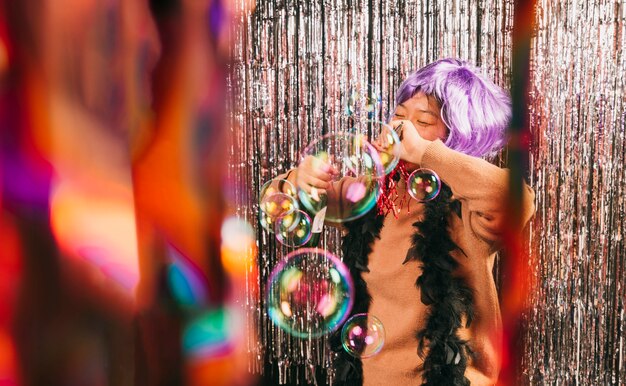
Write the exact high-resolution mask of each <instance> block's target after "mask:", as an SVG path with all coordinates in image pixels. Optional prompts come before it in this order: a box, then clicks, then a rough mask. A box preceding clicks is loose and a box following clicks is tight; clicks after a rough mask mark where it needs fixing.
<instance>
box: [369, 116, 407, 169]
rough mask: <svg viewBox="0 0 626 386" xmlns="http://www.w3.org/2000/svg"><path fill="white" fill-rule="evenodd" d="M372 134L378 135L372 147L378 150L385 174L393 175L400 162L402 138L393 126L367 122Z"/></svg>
mask: <svg viewBox="0 0 626 386" xmlns="http://www.w3.org/2000/svg"><path fill="white" fill-rule="evenodd" d="M366 124H367V125H368V126H370V129H371V132H372V133H377V134H376V136H375V139H374V141H372V145H373V146H374V147H375V148H376V150H378V156H379V157H380V162H381V164H382V165H383V169H384V170H385V174H389V173H391V171H392V170H393V169H394V168H395V167H396V165H397V164H398V162H399V161H400V150H401V145H400V138H399V137H398V133H396V131H395V130H394V129H393V127H392V126H390V125H388V124H386V123H383V122H379V121H367V122H366Z"/></svg>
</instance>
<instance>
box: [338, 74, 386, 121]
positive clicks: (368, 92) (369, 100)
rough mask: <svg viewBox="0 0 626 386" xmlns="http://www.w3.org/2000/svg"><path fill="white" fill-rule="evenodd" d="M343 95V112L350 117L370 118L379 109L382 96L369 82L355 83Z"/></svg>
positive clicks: (374, 115)
mask: <svg viewBox="0 0 626 386" xmlns="http://www.w3.org/2000/svg"><path fill="white" fill-rule="evenodd" d="M344 95H345V98H346V99H345V104H344V106H345V114H346V116H348V117H350V118H354V119H359V120H361V119H372V118H374V117H376V115H377V114H378V112H379V111H380V109H381V106H382V97H381V95H380V92H378V90H377V89H376V88H375V87H374V86H372V85H371V84H365V83H358V84H355V85H353V86H352V87H350V88H349V89H348V91H347V92H346V93H345V94H344Z"/></svg>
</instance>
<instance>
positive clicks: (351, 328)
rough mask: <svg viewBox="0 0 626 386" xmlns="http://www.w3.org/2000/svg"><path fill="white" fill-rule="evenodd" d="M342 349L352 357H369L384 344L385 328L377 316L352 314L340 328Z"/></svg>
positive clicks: (377, 351) (376, 352)
mask: <svg viewBox="0 0 626 386" xmlns="http://www.w3.org/2000/svg"><path fill="white" fill-rule="evenodd" d="M341 343H342V345H343V348H344V350H346V352H347V353H348V354H350V355H352V356H353V357H357V358H369V357H371V356H374V355H376V354H378V353H379V352H380V350H381V349H382V348H383V345H384V344H385V328H384V327H383V323H382V322H381V321H380V319H378V318H377V317H375V316H373V315H369V314H356V315H354V316H352V317H351V318H350V319H348V321H347V322H346V324H344V325H343V328H342V329H341Z"/></svg>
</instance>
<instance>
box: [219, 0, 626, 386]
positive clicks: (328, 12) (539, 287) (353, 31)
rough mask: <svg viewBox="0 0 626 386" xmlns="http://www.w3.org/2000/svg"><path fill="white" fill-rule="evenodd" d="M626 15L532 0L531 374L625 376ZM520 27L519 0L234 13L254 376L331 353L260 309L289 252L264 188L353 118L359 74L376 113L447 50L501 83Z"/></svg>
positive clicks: (384, 112)
mask: <svg viewBox="0 0 626 386" xmlns="http://www.w3.org/2000/svg"><path fill="white" fill-rule="evenodd" d="M242 1H243V0H242ZM625 12H626V5H625V3H624V2H623V1H622V2H616V1H611V2H609V1H604V2H598V1H596V2H575V1H562V2H555V1H551V0H542V1H539V0H538V2H537V19H536V20H537V26H536V35H535V36H534V38H533V41H532V47H533V48H532V55H533V56H532V61H531V74H532V78H531V79H530V82H531V87H530V89H531V101H532V102H531V106H530V117H531V131H532V133H533V142H532V154H531V161H532V162H531V175H530V180H531V185H532V186H533V187H534V189H535V191H536V192H537V202H536V204H537V216H536V218H535V219H534V220H533V222H532V224H531V239H530V244H529V249H530V251H531V257H532V259H531V261H532V262H533V263H532V264H533V268H534V272H535V276H536V277H535V278H534V279H535V280H534V282H533V283H534V284H533V286H532V292H531V294H530V295H529V299H528V311H527V312H526V313H525V314H524V315H523V316H524V326H525V329H524V334H523V336H522V338H523V342H521V343H522V344H523V347H524V350H523V352H522V356H523V358H522V368H521V371H520V374H521V379H520V383H523V384H543V383H545V384H581V385H587V384H611V383H613V384H620V383H621V384H623V383H624V382H626V373H625V372H626V369H624V367H625V366H624V361H625V359H624V354H625V348H624V342H623V338H624V328H625V327H626V319H625V315H624V304H623V303H624V298H625V294H626V292H625V291H626V278H625V273H626V272H625V267H624V265H625V263H626V257H625V251H624V244H623V241H622V238H621V235H622V232H623V231H624V212H625V209H626V207H625V205H624V204H625V202H624V201H625V198H624V188H625V186H624V182H625V181H624V178H625V176H624V163H625V158H626V153H625V147H624V145H625V143H624V128H625V127H624V120H625V109H624V107H625V106H624V103H625V102H624V83H623V76H624V75H623V74H625V73H626V62H625V59H624V57H623V55H624V45H625V44H626V40H625V39H624V38H625V36H624V34H625V32H624V24H625ZM242 15H243V14H242ZM512 27H513V1H512V0H497V1H488V0H467V1H449V0H424V1H417V0H415V1H393V0H391V1H382V0H319V1H310V2H309V1H268V0H260V1H257V7H256V10H255V12H254V13H252V14H249V15H245V16H240V17H239V19H238V20H237V23H236V24H235V25H234V26H233V28H232V44H233V45H232V58H233V63H232V73H231V76H230V79H229V88H230V93H231V98H230V100H229V108H230V110H229V111H230V116H231V120H232V136H231V137H232V143H231V149H230V160H229V162H230V164H229V174H230V178H231V180H232V181H233V182H234V183H233V184H232V186H233V189H232V190H231V192H230V198H231V202H232V203H233V204H234V210H235V211H236V213H237V214H238V215H239V216H240V217H242V218H244V219H247V220H248V221H249V222H250V223H251V224H253V225H254V226H255V228H256V229H257V232H258V233H257V235H258V246H259V261H258V268H259V277H258V278H255V280H257V283H258V285H259V289H260V291H259V293H257V292H255V291H249V296H248V299H247V303H246V305H245V306H246V308H247V311H248V314H249V316H250V320H251V323H250V326H249V327H250V329H251V330H255V331H256V333H257V334H258V339H253V338H252V339H251V340H250V341H249V343H248V346H249V351H250V353H251V354H252V355H251V357H252V358H251V363H250V371H251V372H253V373H261V372H263V371H267V367H266V368H264V364H273V365H274V367H275V368H276V369H277V370H276V371H277V372H278V373H279V374H278V378H279V379H280V381H281V382H282V383H287V382H293V379H297V378H301V377H302V376H305V377H306V378H307V379H308V380H309V381H313V378H314V374H315V372H316V371H318V370H319V369H321V368H328V367H329V363H330V353H329V351H328V350H327V347H326V345H327V343H326V342H325V341H324V340H323V339H321V340H306V339H305V340H301V339H296V338H292V337H291V336H290V335H288V334H286V333H284V332H283V331H282V330H280V329H278V328H277V327H275V326H274V325H273V324H272V323H271V322H270V321H269V319H268V318H267V315H266V313H265V311H264V300H263V297H264V291H265V289H264V286H265V281H266V280H267V278H268V276H269V273H270V272H271V269H272V267H273V266H274V265H275V263H276V261H277V259H280V258H281V257H282V256H283V255H284V254H285V253H287V252H288V251H289V250H287V249H286V248H284V247H281V246H279V245H277V244H276V243H275V242H274V240H273V239H272V237H271V236H272V235H268V234H266V233H264V232H263V231H262V229H260V227H259V226H258V221H257V211H258V205H257V203H256V200H257V192H258V190H259V188H260V187H261V185H262V184H263V183H264V182H266V181H267V180H269V179H271V178H272V177H274V176H276V175H278V174H280V173H282V172H285V171H287V170H288V169H289V168H291V167H294V166H295V165H296V164H297V162H298V158H299V155H300V151H301V150H302V149H303V148H304V147H305V146H306V145H307V144H308V143H309V142H310V141H311V140H313V139H315V138H318V137H319V136H321V135H323V134H326V133H332V132H338V131H341V130H346V129H348V128H349V123H348V120H347V119H346V117H345V107H346V102H347V101H346V95H347V94H348V91H349V90H350V89H351V87H354V86H355V85H357V84H360V85H369V87H371V88H372V89H373V90H375V92H376V93H379V94H380V95H381V96H382V104H381V105H382V108H381V109H380V111H379V112H378V118H379V119H381V120H385V119H386V118H387V116H388V114H389V113H390V110H391V109H392V108H393V100H394V97H395V90H396V88H397V87H398V85H399V84H400V82H401V81H402V80H403V79H404V77H405V76H406V75H408V74H409V73H410V72H411V71H413V70H415V69H417V68H419V67H421V66H423V65H425V64H427V63H429V62H431V61H433V60H435V59H438V58H442V57H457V58H461V59H464V60H467V61H470V62H472V63H474V64H476V65H478V66H480V67H481V68H482V69H483V71H484V72H485V73H486V74H487V75H488V76H490V77H491V78H492V79H494V81H495V82H496V83H498V84H500V85H502V86H504V87H508V83H509V77H510V74H511V48H512V41H511V36H512V34H511V32H512ZM325 232H326V233H325V234H324V237H323V239H322V244H321V247H324V248H328V249H329V250H330V251H333V252H337V250H338V248H337V241H338V237H339V235H338V234H337V231H335V230H330V231H325ZM326 376H327V378H332V373H331V374H326ZM325 381H326V380H322V379H319V377H318V379H317V382H318V383H320V384H321V383H324V382H325Z"/></svg>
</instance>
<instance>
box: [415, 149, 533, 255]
mask: <svg viewBox="0 0 626 386" xmlns="http://www.w3.org/2000/svg"><path fill="white" fill-rule="evenodd" d="M421 165H422V167H425V168H429V169H432V170H434V171H435V172H436V173H437V174H438V175H439V178H440V179H441V180H442V181H443V182H444V183H446V184H447V185H448V186H450V188H451V190H452V193H453V195H454V198H456V199H458V200H459V201H460V202H461V205H462V208H463V215H464V216H465V215H468V217H469V218H468V219H464V221H468V222H469V225H470V228H471V230H472V232H473V233H474V234H475V235H476V236H477V237H479V238H480V239H482V240H484V241H486V242H489V243H493V242H497V241H500V240H501V237H502V233H503V231H504V228H505V226H506V223H505V221H506V220H507V214H508V213H507V203H508V194H509V170H508V169H501V168H499V167H497V166H495V165H493V164H491V163H489V162H487V161H485V160H483V159H481V158H477V157H472V156H469V155H466V154H463V153H459V152H457V151H455V150H452V149H449V148H448V147H447V146H446V145H444V144H443V142H441V141H440V140H436V141H433V142H432V143H431V144H429V145H428V147H427V148H426V151H425V152H424V156H423V157H422V162H421ZM534 199H535V193H534V192H533V190H532V189H531V188H530V187H529V186H528V185H526V184H524V191H523V195H522V208H521V210H520V213H521V220H522V221H521V224H520V226H521V227H520V229H521V228H523V227H524V226H525V225H526V223H527V222H528V221H529V220H530V218H531V216H532V215H533V213H534V211H535V206H534Z"/></svg>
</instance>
